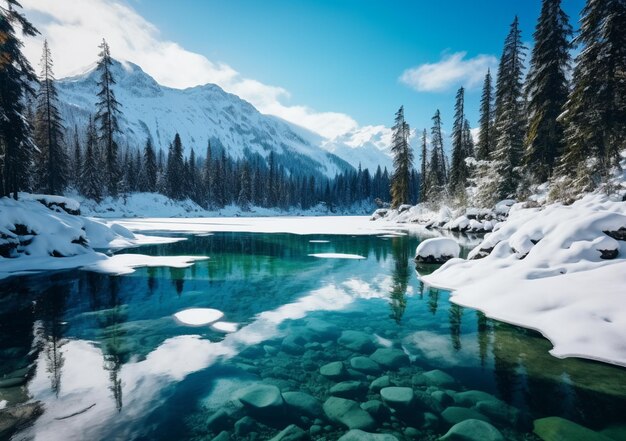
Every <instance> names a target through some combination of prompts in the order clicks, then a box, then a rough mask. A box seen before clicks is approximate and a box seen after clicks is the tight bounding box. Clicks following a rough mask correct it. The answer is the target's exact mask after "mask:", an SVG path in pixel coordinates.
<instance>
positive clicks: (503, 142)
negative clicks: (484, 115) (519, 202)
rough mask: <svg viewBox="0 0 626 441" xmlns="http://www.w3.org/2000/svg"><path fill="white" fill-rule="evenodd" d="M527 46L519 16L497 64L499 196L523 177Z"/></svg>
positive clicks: (510, 190)
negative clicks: (523, 77)
mask: <svg viewBox="0 0 626 441" xmlns="http://www.w3.org/2000/svg"><path fill="white" fill-rule="evenodd" d="M525 50H526V48H525V47H524V45H523V44H522V35H521V31H520V29H519V21H518V18H517V16H516V17H515V19H514V20H513V23H512V24H511V30H510V31H509V34H508V36H507V37H506V40H505V42H504V50H503V52H502V57H501V58H500V64H499V67H498V81H497V83H496V107H495V126H494V127H495V132H496V138H495V151H494V154H493V159H494V160H495V164H494V166H495V169H496V171H497V179H498V184H497V194H496V196H497V197H498V198H506V197H514V196H515V195H516V193H517V187H518V184H519V181H520V174H519V165H520V162H521V158H522V153H523V144H524V125H525V119H524V112H523V108H524V106H523V99H522V98H523V95H522V92H523V90H522V89H523V83H522V75H523V63H524V55H525V54H524V52H525Z"/></svg>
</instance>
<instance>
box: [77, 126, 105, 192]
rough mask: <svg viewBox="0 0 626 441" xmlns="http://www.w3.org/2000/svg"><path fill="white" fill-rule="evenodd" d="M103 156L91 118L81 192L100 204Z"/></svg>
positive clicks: (82, 169)
mask: <svg viewBox="0 0 626 441" xmlns="http://www.w3.org/2000/svg"><path fill="white" fill-rule="evenodd" d="M101 162H102V160H101V155H100V152H99V148H98V135H97V133H96V127H95V124H94V122H93V120H92V118H91V117H89V123H88V125H87V142H86V144H85V154H84V157H83V165H82V167H81V171H82V175H81V182H80V191H81V193H82V194H83V196H85V197H87V198H89V199H93V200H95V201H96V202H99V201H100V200H101V199H102V179H101V176H102V170H101V167H100V166H101Z"/></svg>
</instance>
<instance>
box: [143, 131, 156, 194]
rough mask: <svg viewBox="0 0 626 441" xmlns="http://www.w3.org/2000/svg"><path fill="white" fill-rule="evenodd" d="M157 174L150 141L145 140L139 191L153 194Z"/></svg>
mask: <svg viewBox="0 0 626 441" xmlns="http://www.w3.org/2000/svg"><path fill="white" fill-rule="evenodd" d="M157 173H158V167H157V162H156V155H155V154H154V148H152V139H151V138H150V137H148V139H146V146H145V147H144V149H143V168H142V173H141V183H140V190H141V191H147V192H154V191H156V190H157Z"/></svg>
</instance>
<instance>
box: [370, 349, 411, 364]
mask: <svg viewBox="0 0 626 441" xmlns="http://www.w3.org/2000/svg"><path fill="white" fill-rule="evenodd" d="M370 358H371V359H372V360H374V361H375V362H376V363H378V364H379V365H381V366H384V367H386V368H388V369H398V368H400V367H402V366H406V365H408V364H409V356H408V355H406V354H405V353H404V351H402V350H400V349H394V348H380V349H376V351H375V352H374V353H373V354H372V355H370Z"/></svg>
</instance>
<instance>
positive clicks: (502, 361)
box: [493, 323, 520, 403]
mask: <svg viewBox="0 0 626 441" xmlns="http://www.w3.org/2000/svg"><path fill="white" fill-rule="evenodd" d="M504 326H506V325H504V324H502V323H494V326H493V361H494V366H493V367H494V375H495V379H496V386H497V388H498V391H499V392H500V395H501V396H502V398H503V399H504V400H505V401H506V402H507V403H510V402H512V401H513V398H514V395H515V391H516V390H517V389H518V387H519V384H520V378H519V375H518V373H517V367H518V362H517V358H514V357H511V356H510V354H509V352H510V351H514V350H515V346H513V347H511V344H514V342H513V341H511V340H510V339H507V335H506V334H507V332H506V329H504ZM513 359H514V360H515V361H513Z"/></svg>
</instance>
